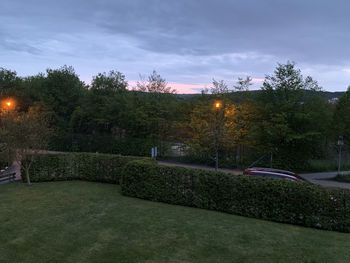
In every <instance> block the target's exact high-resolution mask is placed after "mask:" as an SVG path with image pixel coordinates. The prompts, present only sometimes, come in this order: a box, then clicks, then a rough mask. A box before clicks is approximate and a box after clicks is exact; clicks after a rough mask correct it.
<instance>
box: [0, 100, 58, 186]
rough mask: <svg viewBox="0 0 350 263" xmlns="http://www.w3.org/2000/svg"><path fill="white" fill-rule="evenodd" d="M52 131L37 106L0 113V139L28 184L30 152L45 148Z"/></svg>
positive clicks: (30, 163)
mask: <svg viewBox="0 0 350 263" xmlns="http://www.w3.org/2000/svg"><path fill="white" fill-rule="evenodd" d="M52 133H53V132H52V129H51V128H50V127H49V122H48V119H47V116H46V115H45V113H44V112H43V111H42V109H41V108H40V107H39V106H36V107H31V108H29V110H28V112H17V111H16V110H15V109H11V110H10V109H9V110H8V112H2V114H1V126H0V140H1V142H2V143H5V144H6V145H7V147H8V149H9V150H10V151H11V152H12V153H13V155H14V159H15V160H16V162H17V163H18V164H19V165H20V166H21V168H23V170H24V171H25V174H26V181H27V182H28V184H30V178H29V172H28V171H29V169H30V167H31V165H32V163H33V157H32V155H31V154H33V153H37V152H39V151H40V150H42V149H45V148H46V147H47V145H48V142H49V140H50V136H52Z"/></svg>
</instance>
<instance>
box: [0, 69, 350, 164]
mask: <svg viewBox="0 0 350 263" xmlns="http://www.w3.org/2000/svg"><path fill="white" fill-rule="evenodd" d="M250 84H251V79H250V78H249V77H248V78H246V79H239V80H238V82H237V83H236V85H235V86H234V87H233V89H231V88H230V87H228V86H227V85H226V84H225V82H223V81H215V80H214V81H213V85H212V88H211V89H210V90H203V91H202V94H199V95H196V96H183V95H178V94H176V92H175V90H173V89H172V88H171V87H169V86H168V85H167V82H166V81H165V79H163V78H162V77H161V76H160V75H158V74H157V72H155V71H153V73H152V74H151V75H150V76H149V77H148V79H147V80H145V81H140V82H138V83H137V86H136V87H134V88H133V89H131V88H129V87H128V82H127V80H126V79H125V76H124V75H123V74H122V73H120V72H118V71H110V72H108V73H98V74H97V75H96V76H94V77H93V80H92V82H91V84H90V85H87V84H85V83H84V82H82V81H81V80H80V79H79V76H78V75H77V74H76V73H75V71H74V69H73V68H72V67H67V66H64V67H61V68H59V69H48V70H47V71H46V72H45V73H40V74H38V75H35V76H29V77H19V76H18V75H17V74H16V72H15V71H11V70H8V69H4V68H2V69H0V96H1V98H2V100H5V99H8V98H12V99H13V100H14V101H15V104H16V109H17V110H18V111H27V110H28V109H29V108H30V107H32V106H34V105H35V106H38V105H39V106H40V109H42V111H45V113H46V114H47V115H48V116H50V120H51V125H52V127H54V128H55V136H54V137H53V138H52V139H51V142H50V149H52V150H61V151H90V152H104V153H120V154H126V155H135V156H145V155H146V156H148V155H149V154H150V149H151V147H153V146H158V147H159V148H160V154H161V155H162V156H163V157H164V156H166V155H168V154H169V151H168V150H169V145H171V144H174V143H177V145H180V146H183V150H184V151H185V152H186V156H185V157H182V158H183V159H187V161H201V162H204V163H208V164H213V163H214V159H215V154H216V152H217V153H218V155H219V161H220V162H219V164H220V165H221V166H222V165H228V166H231V167H232V166H239V165H247V164H249V163H251V162H252V161H254V160H257V159H259V158H260V157H263V156H265V157H264V158H261V161H260V162H261V164H264V163H265V165H271V164H270V162H271V163H272V165H273V166H276V167H283V168H293V169H294V168H297V169H307V166H308V162H309V160H311V159H321V158H327V157H328V156H327V155H328V154H329V152H328V149H329V148H330V146H332V145H334V144H335V142H336V140H337V137H338V136H339V135H345V134H348V133H349V132H350V121H349V119H348V118H347V116H349V114H348V113H349V112H350V90H348V91H347V92H346V93H345V95H343V96H342V97H341V98H340V99H339V101H338V102H336V103H330V102H328V100H326V99H325V98H323V97H322V96H321V95H320V93H319V91H320V90H321V88H320V87H319V86H318V84H317V82H316V81H314V80H313V79H312V78H311V77H305V78H304V77H303V76H302V74H301V72H300V70H298V69H296V67H295V65H294V64H293V63H287V64H279V65H278V66H277V68H276V70H275V72H274V73H273V74H272V75H269V76H266V78H265V81H264V83H263V85H262V87H261V90H260V91H259V92H258V93H256V92H254V93H252V92H250V91H249V86H250ZM216 105H218V107H216Z"/></svg>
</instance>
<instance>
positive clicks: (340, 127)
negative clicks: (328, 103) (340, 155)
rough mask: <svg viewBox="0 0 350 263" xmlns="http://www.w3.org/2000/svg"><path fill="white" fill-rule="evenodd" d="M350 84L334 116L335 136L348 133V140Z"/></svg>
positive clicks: (349, 133)
mask: <svg viewBox="0 0 350 263" xmlns="http://www.w3.org/2000/svg"><path fill="white" fill-rule="evenodd" d="M349 114H350V86H349V87H348V89H347V91H346V92H345V93H344V94H343V95H342V96H341V97H340V98H339V100H338V102H337V104H336V108H335V111H334V117H333V125H332V127H333V130H334V131H335V132H334V133H333V136H334V137H335V138H336V136H339V135H346V142H349V137H350V119H349V118H348V116H349Z"/></svg>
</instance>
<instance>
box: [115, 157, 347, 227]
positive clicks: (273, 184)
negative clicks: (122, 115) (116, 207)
mask: <svg viewBox="0 0 350 263" xmlns="http://www.w3.org/2000/svg"><path fill="white" fill-rule="evenodd" d="M121 186H122V193H123V194H124V195H127V196H133V197H138V198H143V199H148V200H152V201H160V202H166V203H170V204H177V205H185V206H191V207H198V208H205V209H212V210H217V211H222V212H226V213H231V214H237V215H242V216H247V217H254V218H259V219H266V220H272V221H277V222H284V223H291V224H297V225H303V226H308V227H315V228H322V229H328V230H336V231H343V232H350V203H349V202H350V191H349V190H346V189H331V190H330V189H327V188H323V187H321V186H317V185H311V184H308V183H296V182H289V181H282V180H276V179H269V178H256V177H250V176H246V175H240V176H237V175H229V174H224V173H221V172H211V171H204V170H199V169H186V168H181V167H165V166H159V165H157V164H155V163H149V162H148V163H147V162H143V161H141V162H140V161H134V162H130V163H128V164H127V165H126V166H125V167H124V173H123V176H122V181H121Z"/></svg>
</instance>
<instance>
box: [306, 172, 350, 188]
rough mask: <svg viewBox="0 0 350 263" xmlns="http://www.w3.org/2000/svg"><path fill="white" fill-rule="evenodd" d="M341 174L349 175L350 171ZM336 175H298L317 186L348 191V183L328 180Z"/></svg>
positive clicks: (349, 184)
mask: <svg viewBox="0 0 350 263" xmlns="http://www.w3.org/2000/svg"><path fill="white" fill-rule="evenodd" d="M342 173H350V171H343V172H342ZM337 174H338V172H325V173H306V174H299V175H300V176H301V177H303V178H304V179H305V180H307V181H309V182H311V183H314V184H319V185H322V186H327V187H341V188H347V189H350V183H341V182H337V181H332V180H330V179H331V178H333V177H335V176H336V175H337Z"/></svg>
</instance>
